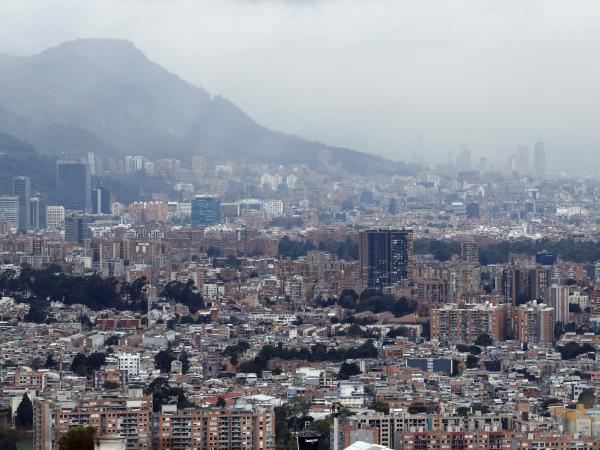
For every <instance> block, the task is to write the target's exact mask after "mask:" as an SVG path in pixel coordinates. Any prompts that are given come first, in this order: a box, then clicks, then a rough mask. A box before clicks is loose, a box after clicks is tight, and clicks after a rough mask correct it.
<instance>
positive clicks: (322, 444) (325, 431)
mask: <svg viewBox="0 0 600 450" xmlns="http://www.w3.org/2000/svg"><path fill="white" fill-rule="evenodd" d="M331 425H332V420H331V418H327V419H322V420H315V421H313V422H311V423H310V424H309V425H308V427H306V429H307V430H310V431H316V432H317V433H319V434H320V435H321V439H320V440H319V450H329V449H330V448H331V445H330V442H329V440H330V435H331Z"/></svg>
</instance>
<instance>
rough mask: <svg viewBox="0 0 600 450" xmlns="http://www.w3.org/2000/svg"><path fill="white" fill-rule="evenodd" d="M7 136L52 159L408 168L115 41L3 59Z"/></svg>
mask: <svg viewBox="0 0 600 450" xmlns="http://www.w3.org/2000/svg"><path fill="white" fill-rule="evenodd" d="M0 131H1V132H5V133H10V134H12V135H14V136H17V137H19V138H21V139H24V140H26V141H28V142H31V143H32V144H33V145H35V147H36V148H37V149H38V150H39V151H41V152H45V153H54V154H55V153H58V152H61V151H65V150H79V151H81V150H85V151H94V152H96V153H98V154H99V155H103V156H122V155H125V154H143V155H146V156H148V157H150V158H155V157H159V156H160V157H177V158H181V159H184V160H187V159H189V158H191V156H194V155H218V156H219V157H220V158H221V159H223V158H230V159H234V160H252V161H259V162H274V163H304V164H308V165H310V166H313V167H317V166H319V165H321V164H323V161H327V164H329V165H333V166H336V165H338V167H342V168H344V169H346V170H348V171H350V172H357V173H360V172H365V171H368V170H374V171H375V170H376V171H391V170H396V169H398V168H400V169H401V168H402V167H403V166H402V165H400V164H390V162H389V161H386V160H384V159H383V158H380V157H377V156H373V155H369V154H366V153H360V152H355V151H352V150H348V149H342V148H334V147H330V146H327V145H324V144H321V143H318V142H309V141H306V140H304V139H302V138H299V137H296V136H290V135H287V134H283V133H278V132H274V131H272V130H269V129H267V128H265V127H263V126H261V125H259V124H257V123H256V122H255V121H254V120H252V119H251V118H250V117H249V116H247V115H246V114H245V113H244V112H243V111H241V110H240V109H239V108H237V107H236V106H235V105H234V104H233V103H231V102H230V101H228V100H226V99H224V98H222V97H211V96H210V95H209V94H208V93H207V92H206V91H205V90H203V89H202V88H199V87H195V86H192V85H191V84H189V83H187V82H185V81H184V80H182V79H181V78H179V77H178V76H176V75H174V74H172V73H170V72H168V71H167V70H165V69H164V68H162V67H161V66H159V65H157V64H155V63H153V62H152V61H150V60H149V59H147V58H146V56H145V55H144V54H143V53H142V52H141V51H139V50H138V49H136V48H135V47H134V46H133V45H132V44H131V43H129V42H127V41H121V40H110V39H86V40H77V41H71V42H66V43H64V44H62V45H60V46H59V47H56V48H51V49H48V50H45V51H44V52H42V53H40V54H39V55H35V56H32V57H26V58H22V57H20V58H16V57H10V56H6V55H3V56H1V57H0Z"/></svg>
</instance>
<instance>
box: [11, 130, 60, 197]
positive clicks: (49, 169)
mask: <svg viewBox="0 0 600 450" xmlns="http://www.w3.org/2000/svg"><path fill="white" fill-rule="evenodd" d="M15 175H26V176H29V177H31V180H32V183H33V185H32V188H33V191H34V192H36V191H39V192H43V193H45V194H46V195H47V196H48V197H49V198H51V199H52V198H54V193H55V190H56V158H54V157H52V156H49V155H39V154H38V153H36V152H35V149H34V148H33V147H32V146H31V145H30V144H28V143H27V142H24V141H22V140H20V139H18V138H16V137H14V136H11V135H8V134H5V133H0V194H12V177H13V176H15Z"/></svg>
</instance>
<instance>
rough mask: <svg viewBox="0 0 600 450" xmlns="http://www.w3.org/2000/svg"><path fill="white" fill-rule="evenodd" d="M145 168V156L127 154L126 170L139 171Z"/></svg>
mask: <svg viewBox="0 0 600 450" xmlns="http://www.w3.org/2000/svg"><path fill="white" fill-rule="evenodd" d="M143 168H144V157H143V156H140V155H136V156H130V155H127V156H125V171H126V172H137V171H138V170H142V169H143Z"/></svg>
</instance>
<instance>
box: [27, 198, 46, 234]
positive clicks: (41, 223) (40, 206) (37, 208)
mask: <svg viewBox="0 0 600 450" xmlns="http://www.w3.org/2000/svg"><path fill="white" fill-rule="evenodd" d="M47 207H48V201H47V199H46V196H45V195H42V194H38V195H36V196H35V197H31V200H30V208H29V211H30V212H29V214H30V220H31V228H33V229H34V230H40V229H44V228H46V227H47V222H46V214H47Z"/></svg>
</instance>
